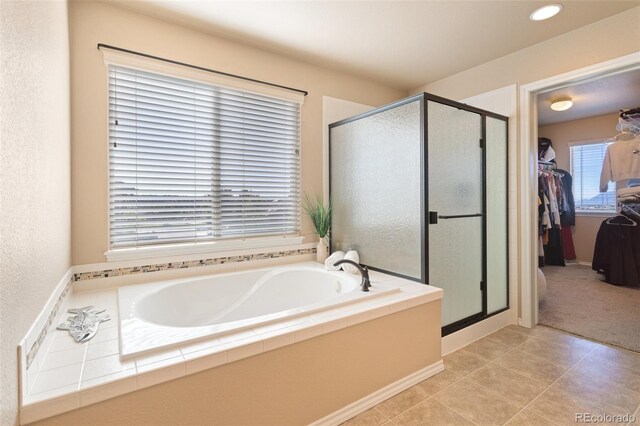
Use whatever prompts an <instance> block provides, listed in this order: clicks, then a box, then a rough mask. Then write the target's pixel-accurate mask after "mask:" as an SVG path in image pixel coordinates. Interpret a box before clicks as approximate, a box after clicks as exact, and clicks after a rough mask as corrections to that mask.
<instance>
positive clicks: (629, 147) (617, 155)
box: [600, 136, 640, 192]
mask: <svg viewBox="0 0 640 426" xmlns="http://www.w3.org/2000/svg"><path fill="white" fill-rule="evenodd" d="M634 152H639V153H638V154H636V153H634ZM637 178H640V136H636V137H634V138H633V139H629V140H619V141H616V142H614V143H612V144H611V145H609V146H608V147H607V152H606V153H605V155H604V162H603V163H602V171H601V173H600V192H607V191H608V190H609V182H617V181H621V180H627V179H637Z"/></svg>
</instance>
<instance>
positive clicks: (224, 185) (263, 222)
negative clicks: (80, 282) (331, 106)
mask: <svg viewBox="0 0 640 426" xmlns="http://www.w3.org/2000/svg"><path fill="white" fill-rule="evenodd" d="M299 150H300V104H299V103H297V102H293V101H290V100H283V99H279V98H274V97H269V96H263V95H258V94H254V93H250V92H246V91H242V90H236V89H231V88H226V87H222V86H216V85H211V84H204V83H200V82H197V81H192V80H187V79H181V78H174V77H170V76H166V75H161V74H157V73H152V72H146V71H141V70H137V69H131V68H127V67H122V66H115V65H109V240H110V248H111V249H112V250H113V249H123V248H138V247H143V246H153V245H166V244H176V243H200V242H217V241H223V240H224V241H228V240H233V239H235V240H245V239H251V238H254V237H265V236H272V237H273V236H279V237H282V236H288V235H299V221H300V210H299V205H300V155H299V153H300V152H299ZM227 246H228V245H227Z"/></svg>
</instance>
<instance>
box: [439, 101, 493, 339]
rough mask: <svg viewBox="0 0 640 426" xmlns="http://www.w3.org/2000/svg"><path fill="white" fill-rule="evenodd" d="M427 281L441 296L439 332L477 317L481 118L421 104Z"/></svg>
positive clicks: (481, 200) (479, 296)
mask: <svg viewBox="0 0 640 426" xmlns="http://www.w3.org/2000/svg"><path fill="white" fill-rule="evenodd" d="M427 132H428V145H427V157H428V167H427V172H428V177H429V179H428V186H429V187H428V192H427V193H428V201H429V204H428V206H429V244H428V245H429V258H428V259H429V268H428V270H429V274H428V275H429V277H428V283H429V284H431V285H434V286H436V287H440V288H442V289H443V290H444V299H443V304H442V326H443V327H447V326H450V325H451V324H455V323H457V322H460V321H463V320H467V319H470V318H471V317H474V316H476V315H482V314H483V293H482V292H483V290H482V284H481V283H482V281H483V273H484V241H483V234H484V197H483V177H484V166H483V161H484V160H483V152H482V147H481V143H480V140H481V138H482V116H481V115H480V114H477V113H474V112H470V111H465V110H461V109H458V108H455V107H452V106H449V105H445V104H442V103H438V102H435V101H431V100H429V101H428V102H427Z"/></svg>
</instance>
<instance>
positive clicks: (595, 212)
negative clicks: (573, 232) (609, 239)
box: [568, 138, 616, 217]
mask: <svg viewBox="0 0 640 426" xmlns="http://www.w3.org/2000/svg"><path fill="white" fill-rule="evenodd" d="M608 140H609V138H598V139H587V140H580V141H573V142H569V143H568V147H569V173H571V178H572V182H573V188H571V190H572V192H573V198H574V200H575V198H576V192H575V190H574V188H575V182H576V175H575V173H574V170H573V161H572V158H573V155H572V153H571V149H572V148H574V147H578V146H587V145H599V144H606V143H608V142H607V141H608ZM600 170H602V169H600ZM611 185H613V192H614V194H615V192H616V186H615V185H616V183H615V182H613V183H612V182H609V188H611ZM598 189H599V188H598ZM610 190H611V189H610ZM615 213H616V209H615V207H614V208H613V209H589V210H585V209H580V208H578V207H577V205H576V207H575V214H576V216H592V217H609V216H611V214H615Z"/></svg>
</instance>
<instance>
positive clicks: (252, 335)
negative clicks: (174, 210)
mask: <svg viewBox="0 0 640 426" xmlns="http://www.w3.org/2000/svg"><path fill="white" fill-rule="evenodd" d="M371 280H372V283H373V284H374V285H375V283H376V282H378V283H383V282H384V284H385V285H398V286H399V287H400V288H401V289H402V291H401V292H400V293H399V294H398V293H394V294H393V295H390V296H389V297H380V298H378V299H375V300H365V301H363V302H362V303H358V304H354V305H351V306H349V307H340V308H335V309H331V310H327V311H324V312H321V313H318V314H315V315H306V316H302V317H299V318H296V319H294V320H288V321H285V322H283V323H275V324H270V325H267V326H262V327H258V328H255V329H250V330H244V331H242V332H239V333H235V334H228V335H224V336H221V337H220V338H214V339H209V340H206V341H198V342H196V343H191V344H185V345H182V346H176V347H174V348H171V349H169V350H165V351H162V352H157V353H152V354H150V355H146V356H139V357H133V358H131V359H128V360H121V358H120V352H119V344H118V337H119V335H118V332H119V331H118V327H117V324H118V322H119V321H118V320H119V318H118V314H117V313H118V310H117V290H116V289H108V290H103V291H96V292H86V291H85V292H74V293H72V294H71V295H70V300H69V306H75V305H82V306H84V305H88V304H92V305H95V306H96V307H99V308H101V309H102V308H106V309H107V313H109V315H110V316H111V318H112V319H111V321H108V322H106V323H104V324H102V325H101V328H100V331H99V332H98V334H97V335H96V336H95V337H94V338H93V339H92V340H90V341H89V342H87V343H84V344H77V343H75V342H74V341H73V339H72V338H71V337H70V336H69V335H68V333H67V332H63V331H59V330H50V333H52V335H53V340H52V343H51V345H50V347H49V349H48V352H47V353H46V355H45V354H43V356H42V361H41V362H40V363H39V365H38V366H39V367H40V368H39V370H38V372H37V374H35V375H34V378H33V380H32V381H31V382H30V384H29V385H28V394H27V396H26V397H25V399H24V401H23V406H22V409H21V413H22V414H21V418H22V422H23V423H29V422H32V421H36V420H39V419H42V418H46V417H50V416H53V415H56V414H60V413H62V412H65V411H69V410H73V409H77V408H80V407H84V406H87V405H91V404H94V403H97V402H99V401H103V400H106V399H109V398H113V397H115V396H119V395H123V394H125V393H129V392H133V391H136V390H140V389H144V388H146V387H149V386H153V385H156V384H159V383H163V382H166V381H169V380H173V379H176V378H180V377H183V376H188V375H191V374H195V373H198V372H201V371H204V370H207V369H211V368H214V367H217V366H220V365H224V364H227V363H232V362H234V361H238V360H241V359H244V358H247V357H251V356H254V355H257V354H261V353H264V352H267V351H271V350H273V349H277V348H281V347H284V346H287V345H292V344H294V343H298V342H302V341H305V340H307V339H311V338H314V337H319V336H322V335H326V334H328V333H332V332H334V331H337V330H341V329H344V328H348V327H351V326H355V325H357V324H360V323H363V322H367V321H371V320H374V319H376V318H379V317H382V316H386V315H390V314H393V313H396V312H399V311H402V310H406V309H410V308H412V307H414V306H418V305H423V304H425V303H430V302H434V301H439V300H440V299H441V297H442V291H441V290H440V289H436V288H434V287H431V286H425V285H422V284H417V283H414V282H412V281H407V280H404V279H400V278H396V277H392V276H389V275H385V274H381V273H374V272H372V274H371Z"/></svg>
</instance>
